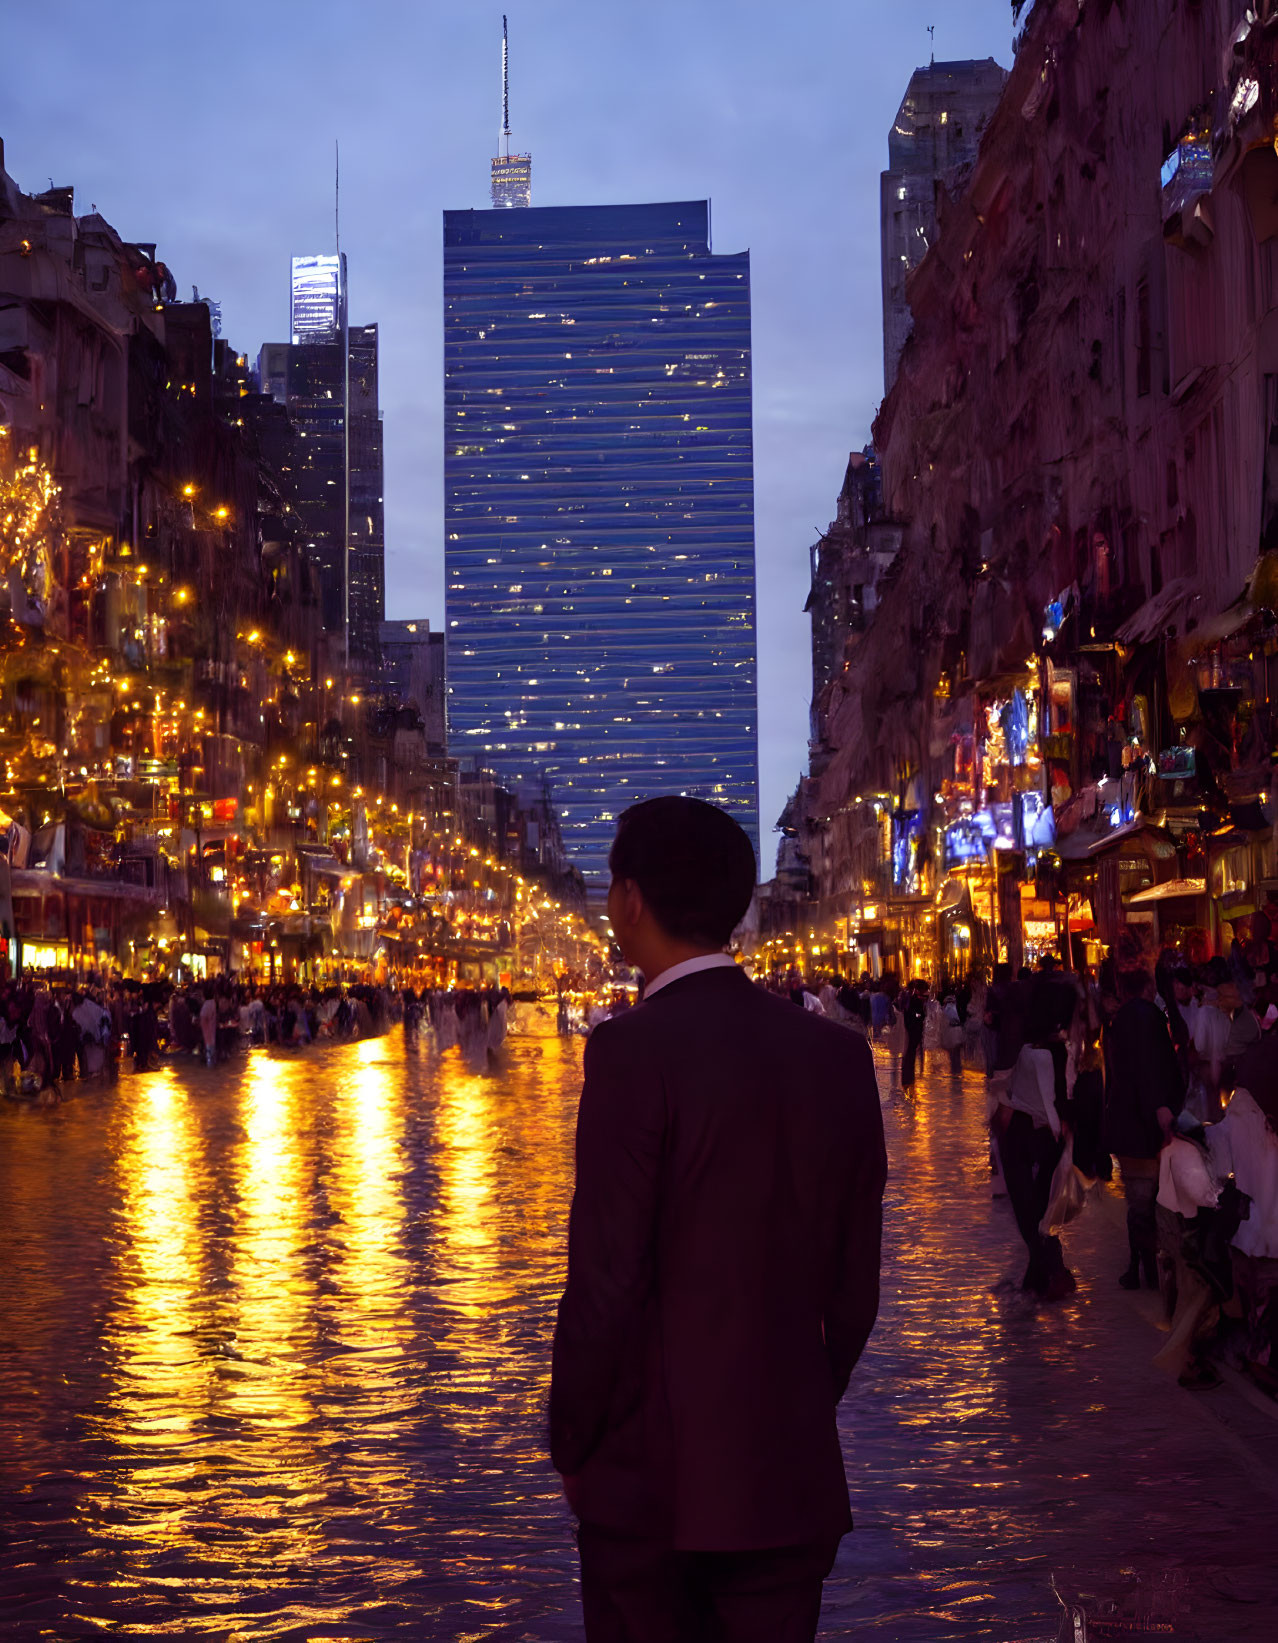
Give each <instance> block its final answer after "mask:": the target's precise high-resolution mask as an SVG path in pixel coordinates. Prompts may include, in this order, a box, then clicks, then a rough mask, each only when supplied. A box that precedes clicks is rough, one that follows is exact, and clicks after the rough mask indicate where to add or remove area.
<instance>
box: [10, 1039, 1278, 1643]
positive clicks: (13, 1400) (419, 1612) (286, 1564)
mask: <svg viewBox="0 0 1278 1643" xmlns="http://www.w3.org/2000/svg"><path fill="white" fill-rule="evenodd" d="M940 1061H941V1058H940V1057H937V1058H935V1062H936V1065H937V1066H938V1067H939V1064H940ZM580 1064H581V1046H580V1043H579V1042H563V1041H560V1040H558V1039H556V1038H554V1037H515V1038H512V1039H511V1040H510V1041H509V1042H508V1045H507V1048H506V1051H505V1059H504V1064H503V1066H502V1067H501V1068H499V1069H497V1070H496V1072H495V1073H493V1074H491V1075H490V1074H488V1073H477V1072H475V1071H472V1070H468V1069H467V1067H466V1066H465V1065H464V1064H463V1063H462V1062H461V1061H460V1060H459V1058H458V1052H457V1051H456V1050H453V1051H449V1052H448V1053H447V1054H446V1055H444V1056H443V1057H440V1056H439V1055H437V1053H436V1051H435V1049H434V1046H433V1044H432V1042H431V1041H430V1040H429V1039H425V1040H423V1041H422V1043H421V1044H420V1045H419V1046H410V1047H406V1046H405V1044H404V1042H403V1039H402V1037H401V1036H399V1035H398V1034H397V1035H395V1036H392V1037H388V1038H385V1039H379V1040H371V1041H368V1042H364V1043H360V1044H354V1045H347V1046H334V1047H325V1048H321V1049H315V1050H312V1051H308V1052H301V1053H297V1054H290V1053H288V1052H271V1053H267V1052H265V1051H260V1050H258V1051H254V1052H252V1054H251V1055H250V1056H249V1057H247V1058H246V1059H245V1060H243V1061H241V1062H238V1063H236V1064H235V1065H234V1066H233V1067H231V1068H229V1069H228V1068H221V1069H214V1070H206V1069H204V1068H202V1067H199V1066H197V1065H194V1064H192V1065H190V1066H183V1067H181V1068H168V1069H166V1070H164V1071H161V1072H158V1073H153V1074H150V1075H148V1076H146V1077H140V1078H133V1077H128V1076H126V1077H125V1078H124V1079H122V1081H121V1083H120V1084H119V1086H118V1087H117V1088H116V1089H115V1090H107V1089H105V1088H101V1087H97V1086H94V1085H87V1086H83V1087H81V1086H76V1087H73V1091H72V1093H71V1096H70V1099H69V1100H68V1101H67V1103H66V1104H65V1105H63V1106H62V1107H60V1108H57V1109H53V1110H47V1111H41V1110H30V1109H27V1108H25V1107H19V1106H17V1105H15V1104H13V1103H9V1102H0V1109H2V1110H0V1216H2V1218H3V1219H2V1221H0V1633H2V1634H3V1635H4V1636H12V1637H15V1638H26V1637H30V1638H42V1637H43V1638H55V1639H61V1638H82V1637H85V1636H94V1635H107V1636H111V1635H114V1636H119V1637H122V1638H129V1639H134V1638H148V1637H162V1636H166V1637H172V1636H181V1637H199V1638H206V1639H207V1638H243V1639H256V1638H299V1639H301V1638H315V1639H318V1638H328V1637H341V1638H369V1639H373V1638H379V1639H380V1638H389V1637H430V1638H440V1639H458V1640H471V1639H473V1640H478V1639H489V1638H493V1639H535V1640H546V1643H550V1640H560V1639H571V1638H574V1637H578V1636H580V1620H579V1610H578V1605H577V1599H576V1591H575V1585H574V1557H573V1553H572V1538H571V1530H570V1524H569V1521H568V1518H567V1516H566V1513H565V1510H564V1508H563V1506H562V1504H561V1500H560V1496H559V1491H558V1486H557V1480H556V1478H555V1476H554V1474H553V1472H552V1471H551V1470H550V1467H549V1463H548V1462H547V1460H546V1459H545V1455H544V1446H543V1424H544V1422H543V1406H544V1402H545V1394H546V1385H547V1379H548V1374H549V1343H550V1333H551V1327H552V1320H553V1314H554V1304H555V1301H556V1299H557V1296H558V1292H559V1287H560V1284H561V1280H562V1260H563V1241H564V1230H565V1220H566V1213H567V1205H568V1199H569V1194H570V1191H571V1179H572V1156H571V1148H572V1130H573V1122H574V1118H575V1106H576V1099H577V1094H578V1089H579V1079H580ZM880 1070H881V1074H882V1073H884V1072H885V1071H886V1069H885V1067H882V1066H881V1069H880ZM882 1083H883V1087H884V1088H885V1089H886V1087H887V1079H886V1077H883V1078H882ZM884 1111H885V1118H886V1123H887V1133H888V1146H889V1155H890V1160H891V1172H892V1173H891V1179H890V1183H889V1198H888V1210H887V1214H888V1221H887V1241H886V1252H885V1271H884V1298H883V1310H882V1313H881V1317H880V1322H879V1326H878V1329H877V1331H876V1333H875V1336H874V1338H873V1341H872V1343H871V1346H870V1349H869V1351H868V1353H867V1355H866V1358H865V1359H864V1361H863V1363H862V1365H861V1367H860V1368H859V1369H858V1371H857V1373H856V1375H855V1376H854V1379H853V1385H852V1390H851V1392H850V1394H849V1396H848V1398H847V1400H846V1401H845V1403H844V1405H843V1407H842V1410H841V1424H842V1428H843V1433H844V1444H845V1452H846V1454H847V1458H848V1464H849V1474H850V1477H851V1480H852V1489H853V1510H854V1513H855V1515H856V1520H857V1529H856V1532H855V1533H854V1534H853V1535H851V1536H849V1537H848V1539H847V1540H846V1541H845V1542H844V1544H843V1548H842V1551H841V1553H840V1557H839V1560H838V1563H837V1565H836V1568H835V1572H834V1574H833V1576H832V1577H831V1579H830V1581H829V1583H828V1585H827V1595H826V1606H825V1611H824V1616H823V1623H822V1634H821V1635H822V1636H823V1637H827V1638H845V1637H866V1638H874V1639H882V1640H884V1643H888V1640H897V1639H900V1640H910V1643H914V1640H917V1643H948V1640H950V1639H955V1640H957V1639H976V1638H981V1639H989V1640H992V1643H1052V1640H1053V1639H1055V1638H1056V1637H1057V1635H1058V1629H1059V1628H1060V1626H1061V1623H1062V1619H1063V1615H1064V1611H1063V1609H1062V1607H1061V1603H1060V1602H1059V1601H1058V1599H1057V1597H1056V1595H1055V1594H1054V1591H1053V1586H1054V1585H1055V1587H1056V1588H1057V1589H1058V1590H1059V1592H1060V1593H1061V1595H1062V1597H1064V1598H1068V1599H1073V1598H1076V1597H1077V1598H1080V1599H1081V1601H1082V1602H1083V1603H1084V1604H1085V1606H1086V1607H1087V1610H1088V1613H1089V1614H1090V1615H1092V1616H1093V1617H1094V1619H1095V1617H1097V1616H1101V1617H1104V1616H1105V1615H1108V1616H1109V1622H1110V1623H1109V1625H1108V1627H1105V1628H1104V1629H1102V1627H1101V1624H1100V1622H1099V1621H1096V1623H1095V1624H1094V1626H1093V1629H1092V1630H1090V1631H1089V1634H1088V1635H1090V1636H1096V1637H1100V1636H1116V1635H1127V1634H1129V1633H1130V1632H1131V1631H1132V1630H1135V1629H1136V1628H1137V1627H1138V1626H1140V1627H1142V1628H1143V1629H1144V1630H1146V1631H1151V1630H1152V1631H1155V1632H1158V1633H1160V1634H1161V1635H1167V1636H1174V1637H1177V1638H1184V1639H1200V1638H1201V1639H1208V1638H1210V1639H1216V1640H1224V1643H1249V1640H1251V1639H1261V1638H1265V1639H1272V1638H1273V1637H1274V1636H1278V1573H1275V1569H1274V1564H1275V1558H1274V1554H1273V1550H1272V1548H1273V1545H1274V1531H1273V1523H1274V1521H1275V1512H1276V1511H1278V1481H1276V1480H1278V1421H1276V1420H1275V1418H1274V1416H1273V1414H1272V1412H1271V1411H1269V1410H1268V1409H1266V1408H1261V1407H1259V1406H1258V1405H1257V1404H1256V1403H1254V1402H1248V1401H1247V1399H1246V1398H1244V1397H1243V1396H1241V1395H1240V1393H1239V1392H1238V1391H1237V1389H1236V1388H1235V1387H1233V1386H1232V1385H1229V1386H1226V1387H1225V1388H1223V1389H1221V1390H1220V1391H1218V1392H1215V1393H1212V1394H1193V1393H1189V1392H1185V1391H1182V1390H1181V1389H1180V1388H1178V1387H1177V1386H1176V1385H1175V1383H1174V1382H1172V1381H1170V1380H1169V1379H1167V1378H1166V1377H1165V1376H1163V1375H1161V1374H1160V1373H1159V1372H1158V1371H1157V1370H1155V1369H1154V1368H1153V1367H1152V1365H1151V1364H1150V1361H1149V1360H1150V1358H1151V1357H1152V1356H1153V1353H1154V1352H1155V1351H1156V1350H1157V1348H1158V1346H1159V1345H1160V1344H1161V1337H1160V1336H1159V1335H1158V1334H1157V1332H1156V1330H1155V1328H1154V1327H1153V1318H1154V1315H1155V1309H1154V1307H1153V1305H1152V1298H1151V1297H1135V1298H1133V1297H1131V1296H1128V1295H1126V1294H1124V1293H1123V1292H1122V1291H1121V1290H1119V1289H1118V1288H1117V1286H1116V1284H1115V1276H1116V1273H1117V1272H1118V1270H1119V1269H1120V1267H1121V1266H1122V1265H1123V1263H1124V1259H1125V1253H1126V1251H1125V1247H1124V1241H1123V1235H1122V1231H1121V1215H1120V1212H1119V1205H1118V1201H1117V1197H1116V1194H1115V1193H1114V1192H1113V1190H1112V1189H1111V1190H1110V1191H1109V1193H1108V1195H1107V1196H1106V1197H1104V1198H1103V1199H1102V1200H1101V1201H1099V1202H1096V1203H1093V1204H1092V1205H1090V1206H1089V1208H1088V1210H1087V1212H1086V1214H1085V1215H1084V1217H1083V1219H1082V1220H1081V1221H1080V1222H1078V1223H1076V1224H1075V1225H1074V1226H1073V1227H1071V1228H1070V1229H1069V1230H1068V1232H1067V1234H1066V1240H1065V1241H1066V1246H1067V1258H1068V1259H1069V1260H1070V1263H1071V1265H1072V1266H1073V1267H1074V1269H1075V1271H1076V1273H1077V1276H1078V1279H1079V1293H1078V1295H1077V1296H1076V1297H1075V1298H1074V1299H1073V1301H1071V1302H1069V1303H1067V1304H1065V1305H1063V1306H1058V1307H1054V1308H1053V1307H1044V1306H1040V1305H1037V1304H1035V1303H1034V1302H1032V1301H1030V1300H1028V1299H1027V1298H1025V1297H1024V1296H1022V1294H1021V1293H1020V1291H1019V1289H1018V1288H1017V1287H1016V1280H1017V1279H1018V1278H1019V1275H1020V1271H1021V1268H1022V1265H1023V1260H1022V1258H1021V1252H1020V1250H1019V1248H1018V1245H1017V1242H1016V1236H1015V1229H1014V1227H1013V1224H1012V1220H1011V1216H1010V1213H1009V1211H1008V1210H1007V1208H1006V1205H1005V1203H1002V1202H991V1198H990V1192H989V1177H988V1169H987V1155H986V1148H985V1144H984V1140H983V1121H984V1112H985V1108H984V1089H983V1084H982V1081H981V1079H980V1078H979V1076H977V1075H976V1074H974V1073H970V1072H969V1073H966V1074H964V1076H963V1077H962V1079H960V1080H952V1079H951V1078H950V1077H949V1074H948V1068H947V1070H946V1071H945V1073H944V1074H941V1073H939V1072H938V1071H937V1070H935V1069H934V1068H933V1067H930V1068H929V1070H928V1072H927V1073H926V1074H925V1075H924V1077H923V1079H922V1081H921V1083H920V1086H919V1093H918V1096H917V1098H916V1099H915V1100H914V1101H912V1102H910V1103H908V1104H907V1103H906V1102H904V1101H903V1100H902V1099H900V1098H899V1097H897V1098H893V1097H890V1096H886V1095H885V1098H884ZM748 1372H749V1368H748V1365H743V1366H742V1373H746V1374H748ZM1070 1635H1072V1634H1070ZM1079 1635H1080V1636H1081V1635H1082V1634H1081V1633H1080V1634H1079Z"/></svg>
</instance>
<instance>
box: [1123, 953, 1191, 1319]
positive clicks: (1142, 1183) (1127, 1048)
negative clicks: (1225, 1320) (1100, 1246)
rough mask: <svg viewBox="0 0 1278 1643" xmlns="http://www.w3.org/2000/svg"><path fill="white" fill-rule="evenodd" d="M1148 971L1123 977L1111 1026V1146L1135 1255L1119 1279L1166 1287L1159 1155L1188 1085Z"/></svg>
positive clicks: (1129, 1286) (1133, 1286) (1136, 1286)
mask: <svg viewBox="0 0 1278 1643" xmlns="http://www.w3.org/2000/svg"><path fill="white" fill-rule="evenodd" d="M1153 991H1154V983H1153V978H1152V976H1150V975H1149V974H1148V973H1147V972H1146V971H1144V970H1123V971H1120V972H1119V975H1118V996H1119V1000H1120V1003H1119V1007H1118V1010H1117V1011H1116V1013H1115V1015H1114V1018H1113V1020H1112V1021H1111V1022H1110V1024H1109V1026H1108V1027H1107V1028H1106V1031H1105V1059H1106V1070H1105V1146H1106V1148H1107V1149H1108V1151H1109V1152H1111V1153H1112V1154H1113V1155H1114V1157H1115V1158H1117V1160H1118V1168H1119V1171H1120V1173H1121V1175H1122V1180H1123V1196H1124V1197H1125V1198H1126V1200H1127V1244H1128V1252H1129V1256H1130V1259H1129V1261H1128V1264H1127V1268H1126V1270H1125V1271H1124V1272H1123V1274H1122V1275H1121V1277H1120V1278H1119V1280H1118V1281H1119V1283H1120V1284H1122V1286H1123V1288H1124V1289H1139V1288H1140V1282H1141V1276H1142V1274H1143V1275H1144V1279H1145V1283H1146V1285H1147V1286H1148V1287H1149V1288H1150V1289H1157V1288H1158V1227H1157V1218H1156V1204H1155V1200H1156V1198H1157V1195H1158V1155H1159V1153H1160V1152H1161V1151H1162V1149H1163V1147H1164V1145H1165V1144H1166V1142H1167V1138H1168V1136H1169V1135H1170V1133H1171V1126H1172V1121H1173V1119H1174V1118H1175V1117H1176V1115H1177V1113H1179V1112H1180V1110H1181V1108H1182V1106H1183V1105H1184V1099H1185V1096H1184V1085H1183V1083H1182V1080H1181V1073H1180V1067H1179V1065H1178V1063H1177V1060H1176V1050H1175V1046H1174V1045H1173V1044H1172V1039H1171V1032H1170V1031H1169V1029H1168V1026H1167V1018H1166V1016H1165V1015H1164V1014H1163V1012H1162V1011H1161V1010H1160V1009H1159V1008H1158V1006H1157V1004H1155V1003H1154V1000H1153Z"/></svg>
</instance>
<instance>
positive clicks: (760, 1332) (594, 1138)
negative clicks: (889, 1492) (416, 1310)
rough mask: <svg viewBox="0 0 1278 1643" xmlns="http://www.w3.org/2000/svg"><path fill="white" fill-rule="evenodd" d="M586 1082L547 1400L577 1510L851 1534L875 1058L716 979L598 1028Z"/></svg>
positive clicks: (666, 1523)
mask: <svg viewBox="0 0 1278 1643" xmlns="http://www.w3.org/2000/svg"><path fill="white" fill-rule="evenodd" d="M585 1075H586V1076H585V1087H584V1089H583V1091H582V1097H581V1107H580V1111H579V1114H578V1121H577V1182H576V1191H575V1193H574V1196H573V1204H572V1214H571V1218H570V1223H569V1234H568V1283H567V1287H566V1289H565V1291H564V1294H563V1298H562V1300H561V1301H560V1304H559V1319H558V1326H557V1328H556V1331H555V1346H554V1367H553V1373H552V1380H551V1394H550V1434H551V1455H552V1458H553V1460H554V1463H555V1465H556V1467H557V1468H558V1469H559V1471H560V1472H562V1473H564V1474H565V1475H566V1476H567V1477H568V1478H569V1480H570V1481H569V1492H570V1498H571V1500H572V1503H573V1506H574V1509H575V1510H576V1511H577V1513H578V1515H579V1516H580V1517H581V1518H583V1519H584V1520H586V1521H588V1522H592V1523H596V1524H598V1525H600V1526H601V1527H606V1528H611V1529H614V1530H617V1531H621V1532H627V1533H633V1534H641V1535H651V1536H656V1537H659V1538H667V1537H668V1538H669V1539H670V1541H671V1543H672V1544H673V1545H674V1546H676V1547H679V1548H684V1549H687V1550H699V1551H737V1550H742V1551H743V1550H749V1549H752V1548H759V1547H769V1546H786V1545H796V1544H799V1543H801V1542H805V1541H812V1540H816V1539H822V1538H825V1537H827V1536H836V1537H837V1536H838V1535H840V1534H842V1533H843V1532H844V1531H845V1530H847V1529H849V1528H850V1527H851V1517H850V1514H849V1510H848V1493H847V1483H846V1480H845V1477H844V1472H843V1457H842V1453H841V1451H840V1447H839V1438H838V1431H837V1428H836V1424H835V1407H836V1405H837V1403H838V1401H839V1399H840V1398H841V1397H842V1396H843V1393H844V1391H845V1390H846V1388H847V1384H848V1378H849V1376H850V1375H851V1373H852V1368H853V1365H854V1364H855V1363H856V1361H857V1358H858V1357H859V1356H860V1353H861V1350H862V1348H863V1347H864V1345H865V1342H866V1340H867V1339H868V1337H869V1334H870V1330H871V1328H872V1327H873V1324H874V1319H875V1315H876V1313H877V1311H878V1301H879V1247H880V1232H881V1223H882V1198H883V1184H884V1179H885V1175H886V1159H885V1153H884V1144H883V1122H882V1117H881V1114H880V1111H879V1099H878V1089H877V1085H876V1081H875V1076H874V1067H873V1062H872V1060H871V1056H870V1050H869V1046H868V1045H867V1043H866V1041H865V1040H864V1038H862V1037H861V1036H860V1035H858V1034H855V1033H852V1032H849V1031H848V1030H847V1028H846V1027H841V1026H838V1025H836V1024H835V1023H834V1022H832V1021H827V1020H825V1019H824V1018H822V1017H820V1016H816V1015H813V1014H811V1013H810V1012H808V1011H806V1010H796V1009H795V1008H794V1006H793V1005H792V1004H791V1003H789V1001H788V1000H782V999H777V998H774V997H772V996H771V995H770V994H768V993H765V992H763V991H762V990H761V989H759V988H757V987H755V986H754V985H753V984H752V983H751V981H750V980H749V978H748V977H747V976H746V975H745V974H744V973H743V972H742V971H740V970H737V969H726V968H723V969H711V970H704V971H700V972H698V973H696V974H693V975H689V976H685V977H683V978H681V979H680V980H678V981H674V982H671V983H670V984H669V985H668V986H667V987H664V988H662V989H661V990H660V991H659V992H657V993H656V994H654V996H653V997H652V998H651V999H649V1000H647V1001H646V1002H645V1003H643V1004H641V1005H639V1006H638V1007H637V1008H636V1009H634V1010H631V1011H629V1012H628V1013H626V1014H625V1015H622V1016H619V1017H617V1018H615V1019H614V1020H611V1021H605V1022H603V1023H602V1024H601V1025H600V1026H599V1027H597V1028H596V1029H595V1032H594V1033H593V1035H592V1036H591V1038H590V1041H589V1043H588V1045H587V1047H586V1058H585Z"/></svg>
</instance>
